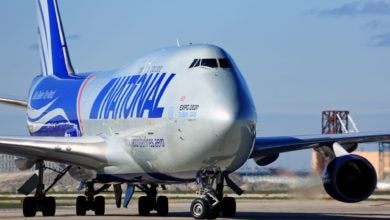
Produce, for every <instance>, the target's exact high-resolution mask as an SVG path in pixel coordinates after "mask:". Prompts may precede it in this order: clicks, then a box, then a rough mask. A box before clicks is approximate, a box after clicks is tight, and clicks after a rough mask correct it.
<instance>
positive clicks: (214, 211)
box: [206, 205, 221, 219]
mask: <svg viewBox="0 0 390 220" xmlns="http://www.w3.org/2000/svg"><path fill="white" fill-rule="evenodd" d="M220 212H221V208H220V207H219V205H216V206H214V207H210V210H209V213H208V214H207V215H206V218H207V219H216V218H218V217H219V213H220Z"/></svg>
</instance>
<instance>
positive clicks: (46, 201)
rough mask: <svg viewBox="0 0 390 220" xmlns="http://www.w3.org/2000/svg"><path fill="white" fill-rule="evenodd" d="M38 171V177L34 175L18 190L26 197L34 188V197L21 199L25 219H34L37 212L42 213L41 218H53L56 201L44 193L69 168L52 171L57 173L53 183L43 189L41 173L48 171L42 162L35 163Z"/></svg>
mask: <svg viewBox="0 0 390 220" xmlns="http://www.w3.org/2000/svg"><path fill="white" fill-rule="evenodd" d="M36 167H37V169H38V176H37V175H36V174H34V175H33V176H32V177H31V178H30V179H29V180H28V181H27V182H26V183H25V184H24V185H23V186H22V187H21V188H20V189H19V192H21V193H24V194H26V195H28V194H30V193H31V192H32V191H33V190H34V188H35V189H36V190H35V195H34V196H28V197H25V198H24V199H23V215H24V216H25V217H34V216H35V215H36V213H37V212H39V211H40V212H42V215H43V216H54V215H55V213H56V200H55V198H54V197H51V196H46V193H47V192H48V191H49V190H50V189H51V188H52V187H53V186H54V185H55V184H56V183H57V182H58V181H59V180H60V179H61V178H62V177H63V176H64V175H65V174H66V173H67V172H68V171H69V169H70V168H71V166H67V167H66V168H64V169H63V170H62V171H57V170H53V169H52V170H53V171H55V172H57V173H58V175H57V177H56V178H55V179H54V181H53V183H52V184H51V185H50V186H49V187H47V189H45V185H44V184H43V172H44V169H50V168H48V167H45V164H44V161H43V160H38V161H37V162H36Z"/></svg>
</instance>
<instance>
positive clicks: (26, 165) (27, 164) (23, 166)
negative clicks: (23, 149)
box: [15, 157, 37, 170]
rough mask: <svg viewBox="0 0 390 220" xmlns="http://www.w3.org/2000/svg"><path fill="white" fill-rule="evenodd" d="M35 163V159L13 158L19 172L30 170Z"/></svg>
mask: <svg viewBox="0 0 390 220" xmlns="http://www.w3.org/2000/svg"><path fill="white" fill-rule="evenodd" d="M36 161H37V160H36V159H29V158H25V157H16V158H15V166H16V168H18V169H19V170H28V169H31V168H32V167H33V166H34V165H35V163H36Z"/></svg>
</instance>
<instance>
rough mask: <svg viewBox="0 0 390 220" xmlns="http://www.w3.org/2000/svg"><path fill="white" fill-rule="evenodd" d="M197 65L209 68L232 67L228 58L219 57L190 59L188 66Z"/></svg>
mask: <svg viewBox="0 0 390 220" xmlns="http://www.w3.org/2000/svg"><path fill="white" fill-rule="evenodd" d="M217 61H218V62H217ZM197 66H206V67H210V68H218V67H220V68H230V67H232V65H231V63H230V60H229V59H227V58H220V59H218V60H217V59H212V58H208V59H194V61H192V63H191V65H190V67H189V68H193V67H197Z"/></svg>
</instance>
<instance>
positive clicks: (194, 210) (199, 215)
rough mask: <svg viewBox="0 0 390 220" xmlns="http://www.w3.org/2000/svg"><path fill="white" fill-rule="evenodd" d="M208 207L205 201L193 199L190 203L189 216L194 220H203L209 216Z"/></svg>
mask: <svg viewBox="0 0 390 220" xmlns="http://www.w3.org/2000/svg"><path fill="white" fill-rule="evenodd" d="M209 210H210V205H209V203H208V202H207V201H206V200H205V199H200V198H198V199H194V201H192V203H191V215H192V217H194V218H195V219H204V218H206V217H207V215H208V214H209Z"/></svg>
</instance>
